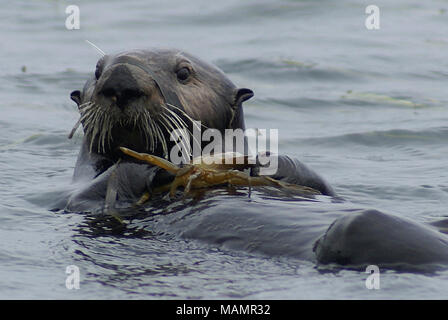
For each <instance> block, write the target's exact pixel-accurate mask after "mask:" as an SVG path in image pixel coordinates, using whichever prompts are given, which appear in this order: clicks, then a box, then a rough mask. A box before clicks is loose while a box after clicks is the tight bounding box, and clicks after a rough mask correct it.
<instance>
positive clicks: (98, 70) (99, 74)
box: [95, 60, 103, 80]
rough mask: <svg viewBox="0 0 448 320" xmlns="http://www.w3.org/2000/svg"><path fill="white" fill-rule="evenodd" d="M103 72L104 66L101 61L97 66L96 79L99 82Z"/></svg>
mask: <svg viewBox="0 0 448 320" xmlns="http://www.w3.org/2000/svg"><path fill="white" fill-rule="evenodd" d="M101 72H103V65H102V63H101V60H100V61H98V63H97V64H96V69H95V78H96V80H98V79H99V78H100V76H101Z"/></svg>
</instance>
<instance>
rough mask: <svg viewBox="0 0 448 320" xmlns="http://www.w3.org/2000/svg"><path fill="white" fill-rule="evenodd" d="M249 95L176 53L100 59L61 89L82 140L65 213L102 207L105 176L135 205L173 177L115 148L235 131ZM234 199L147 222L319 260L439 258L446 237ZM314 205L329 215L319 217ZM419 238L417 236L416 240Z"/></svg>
mask: <svg viewBox="0 0 448 320" xmlns="http://www.w3.org/2000/svg"><path fill="white" fill-rule="evenodd" d="M252 96H253V92H252V91H251V90H249V89H246V88H237V87H236V86H235V85H234V84H233V83H232V82H231V81H230V80H229V79H228V78H227V77H226V76H225V75H224V73H223V72H221V71H220V70H219V69H218V68H216V67H215V66H212V65H210V64H207V63H205V62H203V61H201V60H199V59H198V58H195V57H193V56H192V55H189V54H187V53H184V52H182V51H179V50H158V49H157V50H135V51H127V52H122V53H119V54H116V55H105V56H103V57H102V58H101V59H100V60H99V61H98V64H97V66H96V70H95V73H94V75H92V77H91V78H90V79H88V80H87V82H86V84H85V86H84V88H83V90H82V91H74V92H72V94H71V98H72V100H74V101H75V102H76V103H77V104H78V107H79V110H80V114H81V119H80V124H82V127H83V130H84V138H83V142H82V147H81V151H80V153H79V156H78V159H77V162H76V167H75V171H74V179H73V180H74V186H75V187H74V189H73V190H72V191H71V192H70V194H69V196H68V199H67V201H66V204H65V208H66V210H68V211H90V210H91V209H94V208H96V207H98V205H99V204H104V201H105V199H106V198H107V196H108V195H107V190H108V184H110V181H114V184H115V185H114V191H115V193H116V194H114V195H113V196H114V197H116V198H117V199H118V200H119V201H123V202H127V201H128V202H129V203H135V201H136V200H137V199H138V198H139V197H140V196H141V195H142V194H143V192H145V191H146V190H148V189H151V188H152V187H154V186H155V185H158V184H162V183H166V182H167V181H170V179H172V178H173V177H172V176H170V175H169V174H167V173H166V172H164V170H161V169H160V168H158V167H154V166H152V165H149V164H147V163H142V162H138V161H136V160H134V159H131V158H129V157H126V156H125V155H124V154H123V153H121V152H120V151H119V147H127V148H129V149H133V150H135V151H137V152H143V153H150V154H153V155H157V156H159V157H164V158H166V159H169V158H170V152H169V150H170V149H171V148H172V147H173V146H174V144H175V143H176V142H175V141H171V139H170V133H171V132H172V131H173V130H175V129H182V130H185V131H186V132H190V133H191V132H192V131H193V129H194V128H193V127H194V120H195V121H200V122H201V126H203V128H213V129H216V130H218V131H219V132H224V131H225V130H226V129H245V122H244V113H243V109H242V103H243V102H244V101H246V100H247V99H249V98H251V97H252ZM202 146H203V145H201V147H202ZM112 176H113V179H111V177H112ZM272 177H273V178H275V179H278V180H282V181H285V182H289V183H295V184H299V185H303V186H307V187H311V188H314V189H316V190H318V191H320V192H321V193H322V194H323V195H326V196H334V195H335V193H334V191H333V189H332V188H331V187H330V186H329V184H328V183H327V182H325V180H324V179H322V178H321V177H320V176H319V175H318V174H316V173H315V172H314V171H312V170H311V169H309V168H308V167H307V166H305V165H304V164H302V163H301V162H299V161H298V160H296V159H292V158H289V157H287V156H279V157H278V169H277V172H276V173H275V174H274V175H272ZM241 201H243V202H244V201H245V200H242V199H241V197H236V196H235V199H234V201H232V202H234V203H232V204H231V203H228V202H223V201H220V202H218V203H217V205H216V206H214V207H213V208H210V207H208V206H204V207H201V206H200V203H199V207H194V208H193V209H194V210H195V212H196V213H197V214H191V212H190V211H188V214H185V218H183V219H179V216H178V215H180V214H183V213H182V212H181V211H182V210H180V211H178V212H171V213H170V214H167V215H163V216H158V217H155V218H154V219H159V220H160V219H162V220H163V222H164V223H158V224H157V225H158V226H161V225H165V226H167V228H168V229H169V232H173V233H177V234H179V235H180V236H183V237H189V238H196V239H203V240H204V241H207V242H211V243H217V244H220V245H227V246H229V247H232V248H237V249H244V250H249V251H258V252H263V253H266V254H275V255H277V254H280V255H289V256H294V257H297V258H301V259H308V260H313V261H316V262H321V263H333V262H334V263H339V264H351V265H352V264H353V265H364V264H378V265H380V266H381V265H382V264H397V263H403V264H413V265H415V264H422V263H439V262H442V263H446V262H448V237H446V236H445V235H444V234H441V233H439V232H437V231H435V230H433V229H430V228H429V227H426V226H422V225H418V224H414V223H412V222H409V221H407V220H403V219H401V218H398V217H395V216H391V215H386V214H382V213H379V212H377V211H372V210H367V211H366V210H352V209H344V210H340V209H339V208H337V207H335V206H336V204H333V203H331V201H330V203H328V201H324V202H323V203H320V202H319V201H317V202H311V203H313V204H315V206H316V207H317V206H319V209H318V210H316V207H312V208H311V207H310V202H306V203H305V202H289V203H287V204H285V203H281V205H279V206H278V207H275V201H274V203H261V202H262V200H260V201H253V202H251V203H246V202H244V203H242V205H241V206H238V205H235V204H238V203H239V202H241ZM279 203H280V202H279ZM322 208H324V210H325V211H327V212H330V213H322ZM331 211H334V212H331ZM158 222H160V221H158ZM391 226H393V228H392V229H391ZM400 226H402V227H403V228H400ZM422 237H423V238H424V239H426V240H425V241H419V240H418V239H420V238H422Z"/></svg>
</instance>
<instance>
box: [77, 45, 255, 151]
mask: <svg viewBox="0 0 448 320" xmlns="http://www.w3.org/2000/svg"><path fill="white" fill-rule="evenodd" d="M252 96H253V92H252V91H251V90H249V89H245V88H237V87H236V86H235V85H234V84H233V83H232V82H231V81H230V80H229V79H228V78H227V77H226V76H225V75H224V73H223V72H222V71H220V70H219V69H218V68H216V67H215V66H212V65H210V64H207V63H205V62H203V61H201V60H199V59H197V58H195V57H193V56H191V55H189V54H187V53H184V52H182V51H178V50H136V51H128V52H122V53H119V54H116V55H105V56H103V57H102V58H101V59H100V60H99V61H98V63H97V65H96V70H95V74H94V75H93V76H92V77H91V78H90V79H89V80H88V81H87V82H86V84H85V86H84V88H83V90H82V92H81V91H73V92H72V93H71V98H72V100H74V101H75V102H76V103H77V104H78V107H79V110H80V113H81V119H80V121H81V123H82V125H83V129H84V143H85V144H86V145H87V148H88V150H89V152H90V153H96V154H100V155H102V156H105V157H108V158H110V159H116V158H119V157H120V156H119V151H118V147H120V146H124V147H128V148H130V149H134V150H136V151H139V152H147V153H151V154H155V155H159V156H165V157H166V156H167V155H168V153H169V151H168V150H169V148H170V144H171V143H172V142H170V138H169V137H170V132H172V131H173V130H174V129H185V130H188V131H189V132H191V131H192V126H193V120H197V121H201V124H202V125H203V126H204V127H206V128H215V129H218V130H220V131H221V132H223V131H224V130H225V129H236V128H241V129H244V117H243V111H242V106H241V104H242V102H243V101H245V100H247V99H249V98H251V97H252ZM173 143H174V142H173Z"/></svg>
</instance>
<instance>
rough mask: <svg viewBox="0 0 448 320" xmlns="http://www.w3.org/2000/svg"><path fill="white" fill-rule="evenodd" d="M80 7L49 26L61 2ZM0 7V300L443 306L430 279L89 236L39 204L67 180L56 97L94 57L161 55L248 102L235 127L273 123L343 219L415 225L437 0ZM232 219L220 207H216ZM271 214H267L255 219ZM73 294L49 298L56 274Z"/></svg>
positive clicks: (193, 245)
mask: <svg viewBox="0 0 448 320" xmlns="http://www.w3.org/2000/svg"><path fill="white" fill-rule="evenodd" d="M70 4H75V5H78V6H79V8H80V18H81V25H80V27H81V28H80V29H79V30H67V29H66V28H65V20H66V17H67V14H66V13H65V8H66V7H67V6H68V5H70ZM369 4H372V3H371V1H354V0H353V1H350V0H343V1H324V0H322V1H292V0H289V1H286V0H282V1H265V0H257V1H225V2H222V1H221V2H215V1H206V0H203V1H137V0H131V1H110V0H108V1H106V0H104V1H102V0H95V1H56V0H54V1H49V0H48V1H38V0H34V1H10V2H7V3H6V2H5V3H2V8H1V9H0V16H1V19H0V30H1V31H0V35H1V41H0V48H1V49H0V58H1V64H0V181H1V187H0V298H2V299H17V298H18V299H72V298H75V299H98V298H100V299H173V298H174V299H188V298H196V299H206V298H209V299H215V298H220V299H227V298H236V299H404V298H410V299H440V298H442V299H446V298H448V272H446V271H440V272H436V273H432V274H415V273H406V272H395V271H384V272H382V274H381V289H380V290H368V289H366V286H365V279H366V277H367V275H366V274H365V273H363V272H359V271H350V270H340V271H337V272H326V273H322V272H320V271H319V270H318V269H316V267H315V265H314V264H313V263H311V262H307V261H301V260H298V259H292V258H286V257H269V256H263V255H261V254H256V253H248V252H244V251H233V250H228V249H225V248H219V247H214V246H210V245H207V244H205V243H202V242H200V241H195V240H188V239H177V238H176V239H170V238H164V237H161V238H157V237H155V238H154V237H146V236H144V235H143V236H140V237H136V236H132V237H131V236H129V237H128V236H126V234H114V233H113V232H111V233H107V232H104V233H102V234H99V235H98V234H95V230H93V229H92V228H89V225H88V222H86V221H85V217H84V216H83V215H80V214H60V213H55V212H52V211H49V210H48V206H49V204H50V203H51V202H52V200H53V199H52V197H54V195H55V194H56V193H57V191H58V190H60V189H61V188H63V187H65V186H67V185H68V184H69V183H70V180H71V176H72V173H73V168H74V164H75V160H76V156H77V153H78V150H79V148H80V143H81V139H82V136H81V133H80V132H78V133H77V135H75V137H74V138H73V139H72V140H69V139H67V135H68V133H69V132H70V130H71V128H72V127H73V125H74V124H75V122H76V121H77V119H78V112H77V109H76V105H75V104H74V103H73V102H72V101H71V100H70V99H69V94H70V92H71V91H72V90H76V89H80V88H81V87H82V85H83V83H84V81H85V80H86V79H87V77H88V76H89V74H91V73H92V72H93V71H94V67H95V64H96V61H97V59H98V58H99V55H98V53H97V52H96V51H95V50H94V49H93V48H92V47H90V46H89V45H87V44H86V43H85V41H84V40H86V39H87V40H90V41H91V42H93V43H95V44H96V45H97V46H99V47H100V48H101V49H102V50H104V51H106V52H110V53H113V52H118V51H122V50H127V49H133V48H145V47H175V48H180V49H183V50H185V51H187V52H190V53H192V54H194V55H196V56H199V57H201V58H202V59H203V60H206V61H209V62H211V63H214V64H216V65H217V66H219V67H220V68H221V69H222V70H223V71H224V72H225V73H226V74H227V75H228V76H229V78H230V79H231V80H232V81H233V82H234V83H235V84H237V85H238V86H241V87H247V88H251V89H253V90H254V92H255V97H254V98H253V99H251V100H250V101H248V102H247V103H245V115H246V124H247V126H248V127H258V128H276V129H279V143H280V144H279V150H280V152H281V153H285V154H288V155H291V156H295V157H297V158H299V159H301V160H302V161H303V162H304V163H306V164H308V165H309V166H311V167H312V168H313V169H315V170H316V171H317V172H319V173H320V174H321V175H322V176H324V177H325V178H326V179H327V180H328V181H329V182H330V183H331V184H332V185H333V187H334V188H335V190H336V192H337V193H338V194H339V195H340V196H342V197H343V198H345V199H346V200H347V201H348V202H350V203H353V204H354V205H356V206H358V207H360V208H375V209H379V210H382V211H384V212H387V213H390V214H396V215H399V216H403V217H407V218H410V219H412V220H414V221H420V222H427V221H433V220H437V219H439V218H441V217H443V216H445V215H447V212H446V208H447V207H448V170H447V160H446V159H447V156H448V143H447V138H448V95H447V90H446V86H447V83H448V53H447V52H448V2H447V1H436V0H431V1H424V2H423V1H416V0H415V1H409V0H408V1H401V0H400V1H393V3H392V1H375V3H373V4H375V5H377V6H378V7H379V8H380V18H381V20H380V29H379V30H368V29H366V27H365V25H364V22H365V19H366V17H367V14H366V13H365V8H366V6H367V5H369ZM228 210H232V202H231V201H229V203H228ZM273 214H274V213H273ZM72 264H74V265H77V266H79V268H80V270H81V285H80V289H79V290H68V289H67V288H66V286H65V280H66V276H67V274H66V273H65V271H66V267H67V266H68V265H72Z"/></svg>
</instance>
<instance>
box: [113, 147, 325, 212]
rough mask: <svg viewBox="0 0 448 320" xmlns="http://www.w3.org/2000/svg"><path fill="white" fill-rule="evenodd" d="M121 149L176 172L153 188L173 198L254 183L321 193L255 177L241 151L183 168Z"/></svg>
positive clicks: (203, 160)
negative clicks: (178, 194)
mask: <svg viewBox="0 0 448 320" xmlns="http://www.w3.org/2000/svg"><path fill="white" fill-rule="evenodd" d="M120 150H121V151H122V152H123V153H125V154H126V155H128V156H131V157H133V158H135V159H138V160H141V161H145V162H147V163H149V164H152V165H155V166H158V167H160V168H162V169H164V170H166V171H168V172H170V173H171V174H173V175H174V180H173V182H171V183H170V184H167V185H163V186H160V187H157V188H155V189H154V190H152V191H153V193H159V192H166V191H169V193H168V196H169V198H172V197H174V196H175V194H176V191H177V189H178V188H179V187H183V188H184V194H188V193H190V191H191V190H192V189H198V188H209V187H213V186H218V185H224V184H228V185H235V186H248V187H249V192H250V188H251V187H252V186H271V187H276V188H279V189H287V190H289V191H295V192H298V193H300V194H301V195H308V196H309V195H319V194H321V193H320V192H319V191H317V190H315V189H313V188H309V187H305V186H300V185H296V184H290V183H286V182H283V181H279V180H276V179H273V178H271V177H268V176H255V177H252V176H250V175H249V174H247V173H245V172H244V171H241V170H244V169H248V168H250V167H251V165H250V164H247V163H248V161H247V160H248V156H243V155H241V154H238V153H233V152H230V153H221V154H217V155H214V156H208V157H198V158H194V159H193V160H192V161H191V162H190V163H189V164H185V165H183V166H182V167H179V166H177V165H175V164H174V163H172V162H170V161H168V160H165V159H163V158H160V157H157V156H154V155H151V154H147V153H139V152H136V151H133V150H131V149H128V148H125V147H120ZM228 163H231V164H228ZM239 163H243V164H239ZM149 198H150V194H149V192H146V193H145V194H144V195H143V196H142V197H141V198H140V200H139V201H138V204H143V203H144V202H146V201H147V200H149Z"/></svg>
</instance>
